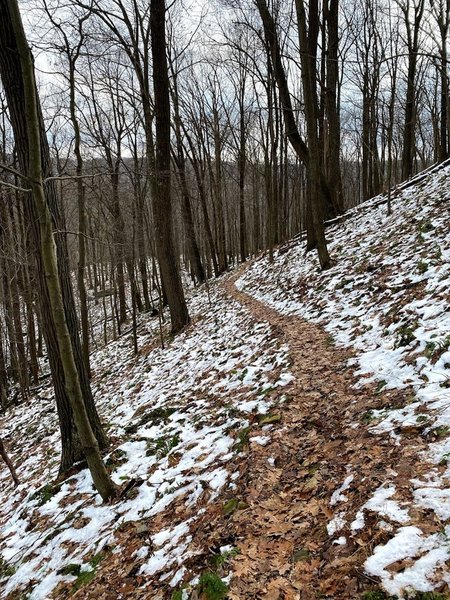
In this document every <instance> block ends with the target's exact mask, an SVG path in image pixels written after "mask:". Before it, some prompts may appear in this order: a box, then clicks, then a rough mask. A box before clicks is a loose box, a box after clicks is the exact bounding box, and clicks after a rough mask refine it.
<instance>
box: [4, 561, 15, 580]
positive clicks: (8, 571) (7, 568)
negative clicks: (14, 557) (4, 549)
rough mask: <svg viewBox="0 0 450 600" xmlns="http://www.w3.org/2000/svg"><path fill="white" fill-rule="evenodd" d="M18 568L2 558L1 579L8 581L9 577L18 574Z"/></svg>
mask: <svg viewBox="0 0 450 600" xmlns="http://www.w3.org/2000/svg"><path fill="white" fill-rule="evenodd" d="M16 570H17V568H16V567H15V566H14V565H11V564H10V563H7V562H6V561H4V560H3V559H2V558H0V579H7V578H8V577H12V576H13V575H14V573H15V572H16Z"/></svg>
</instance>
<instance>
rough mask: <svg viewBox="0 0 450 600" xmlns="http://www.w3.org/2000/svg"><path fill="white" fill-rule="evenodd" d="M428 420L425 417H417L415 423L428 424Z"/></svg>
mask: <svg viewBox="0 0 450 600" xmlns="http://www.w3.org/2000/svg"><path fill="white" fill-rule="evenodd" d="M429 420H430V419H429V417H428V416H427V415H419V416H418V417H417V419H416V423H428V421H429Z"/></svg>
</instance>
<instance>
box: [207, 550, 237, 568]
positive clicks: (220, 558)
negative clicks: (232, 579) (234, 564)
mask: <svg viewBox="0 0 450 600" xmlns="http://www.w3.org/2000/svg"><path fill="white" fill-rule="evenodd" d="M239 553H240V552H239V548H231V550H225V552H221V553H220V554H216V555H215V556H213V558H212V563H213V565H214V567H215V568H216V569H219V568H220V567H223V566H224V565H225V564H226V563H227V562H228V561H229V560H231V559H232V558H234V557H235V556H237V555H238V554H239Z"/></svg>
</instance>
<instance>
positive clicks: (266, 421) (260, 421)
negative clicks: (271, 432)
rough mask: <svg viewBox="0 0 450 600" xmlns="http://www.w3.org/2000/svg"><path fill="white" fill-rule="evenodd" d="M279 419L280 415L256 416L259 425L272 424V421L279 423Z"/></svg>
mask: <svg viewBox="0 0 450 600" xmlns="http://www.w3.org/2000/svg"><path fill="white" fill-rule="evenodd" d="M280 421H281V415H275V414H274V415H261V417H259V418H258V424H259V425H261V426H262V425H272V424H273V423H279V422H280Z"/></svg>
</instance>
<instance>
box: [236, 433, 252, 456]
mask: <svg viewBox="0 0 450 600" xmlns="http://www.w3.org/2000/svg"><path fill="white" fill-rule="evenodd" d="M249 433H250V427H244V429H241V430H240V431H239V432H238V434H237V438H236V441H235V442H234V445H233V448H234V450H235V451H236V452H237V453H238V454H239V453H240V452H243V451H244V449H245V448H246V447H247V446H248V438H249Z"/></svg>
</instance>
